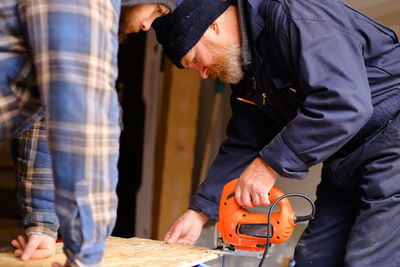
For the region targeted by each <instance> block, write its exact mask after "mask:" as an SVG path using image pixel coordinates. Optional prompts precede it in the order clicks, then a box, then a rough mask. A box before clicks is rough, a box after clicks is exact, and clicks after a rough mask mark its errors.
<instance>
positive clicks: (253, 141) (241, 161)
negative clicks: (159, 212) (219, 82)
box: [189, 81, 279, 221]
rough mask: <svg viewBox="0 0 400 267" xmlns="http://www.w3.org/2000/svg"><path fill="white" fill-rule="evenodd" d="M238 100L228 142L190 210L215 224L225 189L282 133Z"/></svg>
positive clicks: (234, 96)
mask: <svg viewBox="0 0 400 267" xmlns="http://www.w3.org/2000/svg"><path fill="white" fill-rule="evenodd" d="M242 82H244V81H242ZM237 96H238V95H237V94H236V93H233V94H232V95H231V108H232V117H231V119H230V121H229V123H228V127H227V136H228V138H227V140H226V141H224V142H223V144H222V145H221V147H220V149H219V151H218V154H217V157H216V158H215V160H214V161H213V163H212V165H211V167H210V171H209V173H208V175H207V177H206V179H205V180H204V182H203V183H202V184H201V186H200V187H199V189H198V190H197V191H196V193H195V194H194V196H193V198H192V200H191V203H190V206H189V208H190V209H193V210H199V211H202V212H203V213H204V214H205V215H206V216H207V217H208V218H210V219H212V220H214V221H218V210H219V202H220V198H221V193H222V189H223V187H224V185H225V184H226V183H228V182H229V181H231V180H233V179H236V178H239V176H240V174H241V173H242V172H243V171H244V169H245V168H246V167H247V166H248V165H249V164H250V163H251V162H252V161H253V160H254V159H255V158H256V157H257V156H259V154H258V153H259V151H260V150H261V149H262V148H263V147H264V146H265V145H266V144H267V143H268V142H269V141H270V140H271V139H272V138H273V136H274V135H275V134H276V133H277V131H278V129H279V126H278V125H276V124H275V123H274V122H273V121H272V120H269V119H268V118H267V117H266V116H264V114H263V113H262V112H261V110H260V109H258V108H257V107H256V106H255V105H252V104H249V103H246V102H242V101H239V100H237Z"/></svg>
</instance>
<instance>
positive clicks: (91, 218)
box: [0, 0, 120, 265]
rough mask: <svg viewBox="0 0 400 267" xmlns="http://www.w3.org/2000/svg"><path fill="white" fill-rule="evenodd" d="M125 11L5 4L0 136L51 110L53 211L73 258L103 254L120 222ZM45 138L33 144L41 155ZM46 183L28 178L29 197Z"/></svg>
mask: <svg viewBox="0 0 400 267" xmlns="http://www.w3.org/2000/svg"><path fill="white" fill-rule="evenodd" d="M119 10H120V1H119V0H90V1H89V0H85V1H83V0H29V1H24V0H7V1H1V2H0V141H5V140H8V139H10V138H12V137H13V136H15V135H16V134H18V133H19V132H22V131H23V130H25V129H27V128H29V127H30V126H31V125H32V124H33V123H34V122H36V121H39V120H40V119H41V118H42V117H43V115H44V117H45V118H46V121H45V123H46V124H45V125H46V130H47V136H48V144H49V148H50V149H49V150H50V153H51V163H52V173H53V176H54V184H55V196H56V197H55V209H56V213H57V215H58V218H59V221H60V225H61V234H62V236H63V241H64V245H65V252H66V254H67V256H68V258H69V260H70V261H71V262H72V263H73V264H76V265H80V264H81V263H82V264H85V265H88V264H96V263H98V262H99V261H100V260H101V257H102V253H103V249H104V246H105V240H106V238H107V237H108V236H109V235H110V233H111V230H112V228H113V226H114V222H115V216H116V207H117V197H116V194H115V188H116V184H117V176H118V173H117V161H118V150H119V134H120V127H119V106H118V102H117V94H116V91H115V89H114V83H115V80H116V78H117V67H116V61H117V57H116V56H117V50H118V40H117V30H118V20H119ZM35 127H40V126H35ZM30 130H31V131H35V129H34V128H31V129H30ZM36 130H37V129H36ZM27 134H31V135H32V136H31V137H32V138H36V137H37V138H39V136H40V134H39V135H38V134H36V135H35V133H34V132H27ZM25 137H26V136H25ZM25 137H24V136H21V138H22V139H23V138H25ZM39 139H40V138H39ZM18 142H22V141H21V140H19V141H18ZM40 142H41V141H40V140H33V141H31V143H30V144H31V145H32V146H31V147H27V148H26V149H29V150H31V151H30V152H29V153H33V154H34V153H38V148H40V146H39V147H36V148H35V147H34V146H35V145H38V144H40ZM24 153H27V151H25V152H24ZM33 154H32V155H31V156H32V157H35V156H34V155H33ZM38 162H39V161H35V163H34V164H37V163H38ZM47 162H49V161H47ZM42 164H43V162H42ZM45 168H49V169H50V166H49V164H47V166H43V169H45ZM42 174H43V175H45V176H46V175H51V174H50V173H49V171H43V173H42ZM30 175H31V174H29V171H28V173H27V174H25V176H26V177H29V176H30ZM29 188H30V189H29ZM38 188H39V189H38ZM40 188H42V189H44V190H48V189H49V188H48V187H45V186H44V185H43V184H42V185H39V184H36V185H32V186H25V196H24V197H28V198H31V199H30V200H27V201H31V202H32V201H34V199H33V197H34V196H33V195H34V194H36V193H39V192H40ZM29 190H31V192H30V193H27V192H28V191H29ZM37 201H38V200H37Z"/></svg>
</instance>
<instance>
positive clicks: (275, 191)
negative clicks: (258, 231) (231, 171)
mask: <svg viewBox="0 0 400 267" xmlns="http://www.w3.org/2000/svg"><path fill="white" fill-rule="evenodd" d="M238 181H239V179H234V180H232V181H230V182H229V183H227V184H226V185H225V186H224V189H223V191H222V194H221V201H227V200H229V199H230V198H232V197H233V198H234V197H235V190H236V186H237V183H238ZM283 195H284V193H283V192H282V191H281V190H280V189H279V188H277V187H276V186H274V187H272V188H271V190H270V191H269V193H268V198H269V201H270V202H271V203H273V202H274V201H275V200H277V199H278V198H279V197H281V196H283ZM278 205H279V207H280V210H281V211H280V212H281V213H282V212H285V211H286V210H287V211H292V206H291V205H290V202H289V200H288V199H287V198H284V199H282V200H281V201H279V202H278ZM239 207H240V206H239V204H237V202H236V201H235V204H233V203H232V204H231V205H230V209H232V211H236V210H237V209H238V208H239ZM227 212H229V210H227Z"/></svg>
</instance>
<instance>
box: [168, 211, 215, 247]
mask: <svg viewBox="0 0 400 267" xmlns="http://www.w3.org/2000/svg"><path fill="white" fill-rule="evenodd" d="M207 221H208V218H207V216H206V215H205V214H204V213H202V212H200V211H195V210H187V211H186V212H185V213H184V214H183V215H182V216H181V217H179V218H178V219H177V220H176V221H175V222H174V223H173V224H172V226H171V227H170V228H169V230H168V232H167V234H166V235H165V237H164V241H165V242H166V243H169V244H171V243H177V244H185V245H193V244H194V243H195V242H196V241H197V239H198V238H199V236H200V234H201V229H202V228H203V225H204V224H205V223H206V222H207Z"/></svg>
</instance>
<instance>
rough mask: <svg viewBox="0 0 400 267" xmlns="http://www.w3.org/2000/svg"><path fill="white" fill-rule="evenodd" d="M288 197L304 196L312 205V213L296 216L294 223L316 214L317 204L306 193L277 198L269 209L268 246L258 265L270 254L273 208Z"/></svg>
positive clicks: (260, 266) (260, 265) (307, 219)
mask: <svg viewBox="0 0 400 267" xmlns="http://www.w3.org/2000/svg"><path fill="white" fill-rule="evenodd" d="M287 197H302V198H305V199H306V200H308V202H310V204H311V207H312V212H311V214H310V215H306V216H295V217H294V219H293V220H294V223H297V222H304V221H309V220H312V219H313V218H314V215H315V204H314V202H313V201H312V200H311V198H309V197H308V196H306V195H303V194H298V193H290V194H286V195H283V196H281V197H279V198H278V199H277V200H275V201H274V203H272V205H271V208H270V209H269V211H268V224H267V243H266V247H265V250H264V253H263V255H262V258H261V260H260V263H259V264H258V267H262V265H263V263H264V260H265V258H266V257H267V255H268V249H269V246H270V241H269V239H270V232H271V229H270V227H271V224H270V222H271V215H272V210H273V209H274V207H275V206H276V204H277V203H278V202H279V201H281V200H282V199H284V198H287Z"/></svg>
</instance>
